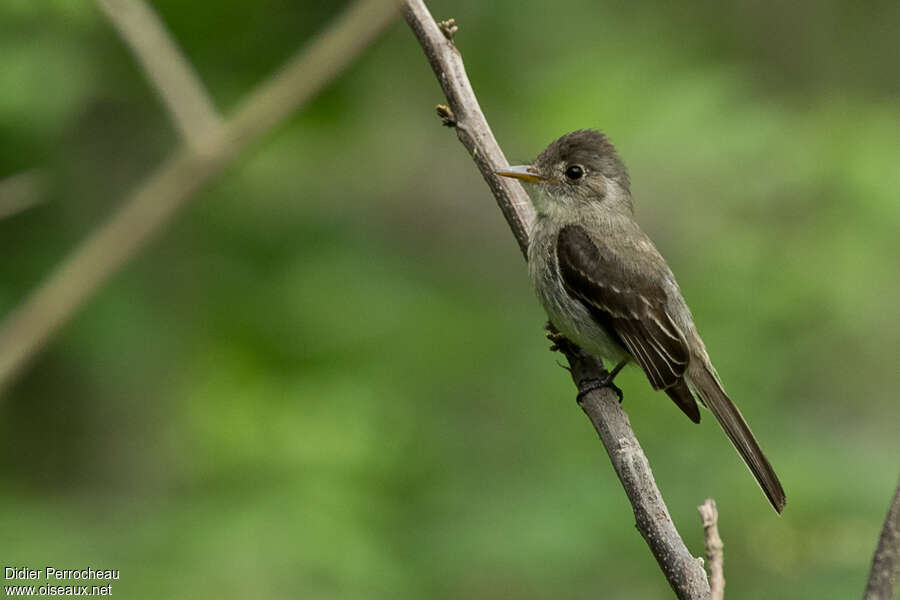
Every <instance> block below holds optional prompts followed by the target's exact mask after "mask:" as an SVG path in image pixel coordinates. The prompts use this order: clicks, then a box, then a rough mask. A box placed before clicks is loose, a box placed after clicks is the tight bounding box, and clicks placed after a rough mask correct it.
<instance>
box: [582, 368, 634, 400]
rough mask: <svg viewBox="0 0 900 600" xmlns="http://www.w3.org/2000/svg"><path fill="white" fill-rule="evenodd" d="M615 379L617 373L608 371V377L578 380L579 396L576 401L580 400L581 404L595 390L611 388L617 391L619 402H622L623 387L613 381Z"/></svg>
mask: <svg viewBox="0 0 900 600" xmlns="http://www.w3.org/2000/svg"><path fill="white" fill-rule="evenodd" d="M613 379H615V375H613V374H612V373H608V374H607V375H606V377H602V378H600V379H597V378H596V377H591V378H589V379H582V380H581V381H579V382H578V396H576V397H575V401H576V402H578V404H581V403H582V401H583V400H584V397H585V396H587V395H588V394H590V393H591V392H593V391H594V390H600V389H603V388H609V389H611V390H612V391H614V392H615V393H616V396H618V398H619V404H622V400H623V397H622V388H620V387H619V386H617V385H616V384H615V383H613Z"/></svg>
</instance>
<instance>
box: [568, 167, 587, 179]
mask: <svg viewBox="0 0 900 600" xmlns="http://www.w3.org/2000/svg"><path fill="white" fill-rule="evenodd" d="M583 176H584V169H583V168H582V167H581V165H572V166H571V167H569V168H568V169H566V177H568V178H569V179H571V180H572V181H575V180H576V179H581V178H582V177H583Z"/></svg>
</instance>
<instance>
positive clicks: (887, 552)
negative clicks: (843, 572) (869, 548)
mask: <svg viewBox="0 0 900 600" xmlns="http://www.w3.org/2000/svg"><path fill="white" fill-rule="evenodd" d="M898 570H900V481H897V489H895V490H894V498H893V499H892V500H891V506H890V508H888V514H887V517H885V519H884V527H882V529H881V536H880V537H879V538H878V546H877V547H876V548H875V556H873V557H872V570H871V571H869V581H868V583H867V584H866V592H865V594H863V600H892V599H893V598H894V593H895V591H896V589H897V572H898Z"/></svg>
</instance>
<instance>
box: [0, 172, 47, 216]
mask: <svg viewBox="0 0 900 600" xmlns="http://www.w3.org/2000/svg"><path fill="white" fill-rule="evenodd" d="M44 184H45V181H44V172H43V171H41V170H40V169H31V170H29V171H23V172H22V173H16V174H15V175H10V176H8V177H5V178H4V179H0V219H5V218H7V217H11V216H13V215H17V214H19V213H20V212H23V211H26V210H28V209H29V208H31V207H32V206H34V205H35V204H40V203H41V202H43V200H44V197H43V192H44Z"/></svg>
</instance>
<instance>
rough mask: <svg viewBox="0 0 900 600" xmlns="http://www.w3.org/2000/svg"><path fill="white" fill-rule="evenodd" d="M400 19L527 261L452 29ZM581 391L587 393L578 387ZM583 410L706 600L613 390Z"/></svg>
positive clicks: (511, 190) (672, 579)
mask: <svg viewBox="0 0 900 600" xmlns="http://www.w3.org/2000/svg"><path fill="white" fill-rule="evenodd" d="M403 13H404V16H405V18H406V22H407V23H408V24H409V26H410V28H411V29H412V30H413V33H414V34H415V36H416V38H417V39H418V41H419V44H420V45H421V46H422V49H423V50H424V51H425V55H426V56H427V57H428V62H429V63H430V64H431V68H432V70H433V71H434V73H435V75H436V76H437V79H438V81H439V82H440V84H441V88H442V89H443V91H444V95H445V96H446V97H447V101H448V103H449V106H448V107H444V106H439V107H438V114H439V115H440V116H441V118H442V120H443V121H444V123H445V124H446V125H452V126H454V127H455V129H456V134H457V136H458V137H459V139H460V141H461V142H462V143H463V145H464V146H465V147H466V150H468V151H469V154H470V155H471V156H472V158H473V160H474V161H475V164H476V165H477V167H478V169H479V171H481V174H482V176H483V177H484V179H485V181H486V182H487V184H488V186H489V187H490V188H491V191H492V192H493V193H494V196H495V198H496V199H497V204H498V205H499V207H500V210H501V211H502V212H503V215H504V216H505V217H506V220H507V222H508V223H509V225H510V228H511V229H512V232H513V235H514V236H515V238H516V241H517V242H518V243H519V248H520V249H522V251H523V253H524V252H525V250H526V248H527V246H528V229H529V226H530V224H531V222H532V221H533V219H534V214H533V209H532V207H531V203H530V202H529V200H528V196H527V195H526V194H525V191H524V190H523V189H522V187H521V186H520V185H519V184H518V183H516V182H514V181H512V180H507V179H503V180H501V178H499V177H497V176H496V175H495V174H494V171H496V170H497V169H500V168H505V167H506V166H507V165H508V163H507V161H506V158H505V157H504V156H503V152H502V151H501V150H500V147H499V145H498V144H497V142H496V140H495V139H494V136H493V134H492V133H491V130H490V127H489V126H488V124H487V120H486V119H485V117H484V114H483V113H482V112H481V108H480V107H479V105H478V100H477V99H476V98H475V94H474V92H473V91H472V86H471V84H470V83H469V80H468V77H467V76H466V71H465V67H464V65H463V62H462V57H461V56H460V54H459V51H458V50H457V49H456V46H455V45H454V44H453V39H452V38H453V33H454V32H455V28H456V26H455V23H453V22H452V20H451V21H445V22H443V23H441V25H440V26H439V25H438V24H437V23H435V21H434V19H433V18H432V16H431V13H429V12H428V8H427V7H426V6H425V4H424V3H423V2H422V0H405V2H404V9H403ZM562 350H563V351H564V353H565V354H566V357H567V358H568V360H569V365H570V367H571V371H572V378H573V380H574V381H575V383H576V385H577V384H580V383H583V382H586V381H590V380H591V379H599V378H601V377H602V376H603V375H605V373H606V371H605V370H604V369H603V365H602V364H601V363H600V361H598V360H597V359H595V358H594V357H591V356H588V355H586V354H584V353H583V352H581V351H580V350H579V349H578V348H576V347H568V346H567V347H564V348H562ZM579 389H582V388H581V386H580V385H579ZM581 407H582V409H583V410H584V412H585V413H586V414H587V416H588V417H589V418H590V420H591V423H593V425H594V428H595V429H596V430H597V433H598V434H599V436H600V439H601V440H602V441H603V445H604V446H605V447H606V451H607V453H608V454H609V457H610V460H611V461H612V463H613V466H614V467H615V470H616V474H617V475H618V476H619V480H620V481H621V482H622V487H624V488H625V493H626V494H627V495H628V499H629V500H630V501H631V504H632V507H633V509H634V516H635V520H636V524H637V528H638V530H639V531H640V532H641V535H643V536H644V539H645V540H646V542H647V544H648V545H649V546H650V550H651V552H652V553H653V556H654V557H655V558H656V561H657V562H658V563H659V566H660V567H661V568H662V571H663V573H664V574H665V576H666V579H668V581H669V584H670V585H671V586H672V589H674V590H675V593H676V594H677V595H678V597H679V598H682V599H687V598H690V599H700V598H708V597H709V584H708V583H707V580H706V573H705V572H704V571H703V567H702V565H701V562H700V561H699V560H698V559H696V558H694V557H693V556H692V555H691V553H690V552H689V551H688V549H687V547H686V546H685V545H684V542H683V541H682V540H681V537H680V536H679V535H678V531H677V530H676V529H675V525H674V524H673V523H672V519H671V517H670V516H669V511H668V509H667V508H666V505H665V502H664V501H663V499H662V495H661V494H660V493H659V489H658V488H657V487H656V482H655V481H654V479H653V473H652V472H651V471H650V465H649V463H648V462H647V458H646V456H644V452H643V450H641V446H640V444H639V443H638V441H637V438H636V437H635V435H634V432H633V431H632V430H631V426H630V424H629V422H628V417H627V415H626V414H625V412H624V411H623V410H622V408H621V407H620V406H619V403H618V399H617V397H616V395H615V393H613V392H612V391H611V390H609V389H608V388H603V389H600V390H595V391H591V392H589V393H587V394H584V395H583V397H582V403H581Z"/></svg>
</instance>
